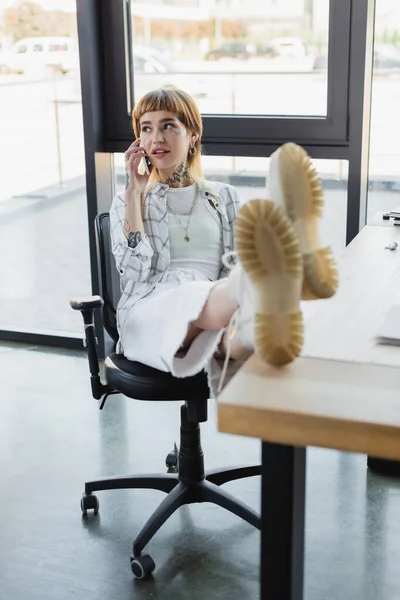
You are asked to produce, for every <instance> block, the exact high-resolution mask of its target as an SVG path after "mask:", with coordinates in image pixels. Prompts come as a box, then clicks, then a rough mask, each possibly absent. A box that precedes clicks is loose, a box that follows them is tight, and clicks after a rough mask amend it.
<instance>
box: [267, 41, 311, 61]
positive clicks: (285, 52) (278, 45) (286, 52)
mask: <svg viewBox="0 0 400 600" xmlns="http://www.w3.org/2000/svg"><path fill="white" fill-rule="evenodd" d="M270 46H271V48H272V51H273V52H274V55H275V56H285V57H290V58H304V57H305V56H306V54H307V50H306V47H305V44H304V42H303V40H302V39H300V38H296V37H293V38H290V37H281V38H274V39H273V40H271V41H270Z"/></svg>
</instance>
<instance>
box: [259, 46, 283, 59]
mask: <svg viewBox="0 0 400 600" xmlns="http://www.w3.org/2000/svg"><path fill="white" fill-rule="evenodd" d="M256 54H257V56H263V57H265V58H275V56H278V55H277V53H276V50H275V49H274V47H273V46H272V45H271V44H257V46H256Z"/></svg>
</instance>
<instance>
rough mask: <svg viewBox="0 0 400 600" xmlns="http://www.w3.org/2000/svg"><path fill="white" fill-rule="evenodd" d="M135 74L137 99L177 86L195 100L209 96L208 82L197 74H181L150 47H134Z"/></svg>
mask: <svg viewBox="0 0 400 600" xmlns="http://www.w3.org/2000/svg"><path fill="white" fill-rule="evenodd" d="M132 57H133V72H134V94H135V99H138V98H140V97H141V96H143V95H144V94H146V93H147V92H149V91H150V90H153V89H156V88H159V87H165V86H175V87H178V88H181V89H183V90H185V91H186V92H188V94H190V95H191V96H193V98H204V97H206V96H207V82H206V80H205V79H204V77H201V76H198V75H196V73H193V74H192V73H187V74H186V73H181V72H180V71H179V70H178V69H177V68H176V66H175V65H174V63H173V62H171V61H170V60H168V59H167V58H166V57H165V55H163V54H162V53H161V52H159V51H158V50H155V49H153V48H151V47H148V46H133V49H132Z"/></svg>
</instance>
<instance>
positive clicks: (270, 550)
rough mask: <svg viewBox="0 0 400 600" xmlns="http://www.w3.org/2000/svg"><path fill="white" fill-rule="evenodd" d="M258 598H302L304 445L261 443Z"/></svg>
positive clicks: (264, 599) (301, 599) (289, 599)
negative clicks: (300, 446)
mask: <svg viewBox="0 0 400 600" xmlns="http://www.w3.org/2000/svg"><path fill="white" fill-rule="evenodd" d="M261 473H262V490H261V600H271V599H273V600H303V588H304V525H305V487H306V448H298V447H294V446H284V445H281V444H270V443H268V442H263V443H262V467H261Z"/></svg>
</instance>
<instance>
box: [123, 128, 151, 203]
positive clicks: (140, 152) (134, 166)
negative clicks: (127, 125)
mask: <svg viewBox="0 0 400 600" xmlns="http://www.w3.org/2000/svg"><path fill="white" fill-rule="evenodd" d="M143 156H145V150H144V147H143V146H141V145H140V138H137V139H136V140H135V141H134V142H133V143H132V144H131V145H130V146H129V148H128V150H127V151H126V152H125V169H126V172H127V175H128V184H127V187H126V189H127V190H133V191H135V192H143V190H144V188H145V187H146V185H147V182H148V181H149V176H148V175H147V173H145V174H144V175H139V173H138V168H139V164H140V161H141V160H142V158H143Z"/></svg>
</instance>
